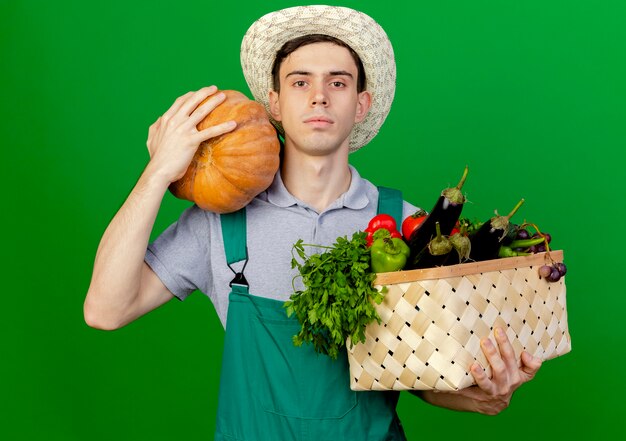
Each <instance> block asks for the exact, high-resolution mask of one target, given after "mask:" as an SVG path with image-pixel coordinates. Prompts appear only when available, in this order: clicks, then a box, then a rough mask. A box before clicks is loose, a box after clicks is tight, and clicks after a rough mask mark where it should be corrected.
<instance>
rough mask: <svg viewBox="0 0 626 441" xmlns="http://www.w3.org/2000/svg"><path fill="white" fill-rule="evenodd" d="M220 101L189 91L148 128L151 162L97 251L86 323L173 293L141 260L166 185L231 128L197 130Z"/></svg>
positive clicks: (109, 321) (121, 320)
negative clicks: (210, 141)
mask: <svg viewBox="0 0 626 441" xmlns="http://www.w3.org/2000/svg"><path fill="white" fill-rule="evenodd" d="M206 98H209V99H208V100H207V102H206V103H204V104H202V105H201V106H199V104H200V103H201V102H202V101H203V100H205V99H206ZM224 99H225V97H224V95H223V94H221V93H218V92H217V88H216V87H215V86H211V87H206V88H203V89H201V90H199V91H197V92H189V93H187V94H185V95H183V96H181V97H180V98H178V99H177V100H176V101H175V102H174V104H173V105H172V107H170V109H169V110H168V111H167V112H165V114H164V115H163V116H161V117H160V118H159V119H158V120H157V121H156V122H155V123H154V124H153V125H152V126H151V127H150V131H149V133H148V151H149V152H150V158H151V159H150V162H149V163H148V166H147V167H146V169H145V170H144V173H142V175H141V176H140V177H139V180H138V181H137V183H136V184H135V187H134V188H133V190H132V191H131V192H130V194H129V195H128V198H127V199H126V202H124V204H123V205H122V207H121V208H120V210H119V211H118V212H117V214H116V215H115V216H114V217H113V219H112V220H111V222H110V223H109V226H108V227H107V229H106V231H105V233H104V235H103V236H102V240H101V241H100V246H99V247H98V251H97V252H96V260H95V262H94V269H93V275H92V278H91V284H90V286H89V290H88V292H87V296H86V298H85V305H84V315H85V321H86V322H87V324H89V325H90V326H92V327H94V328H100V329H117V328H120V327H122V326H124V325H126V324H127V323H129V322H131V321H133V320H135V319H136V318H137V317H140V316H141V315H143V314H145V313H147V312H148V311H151V310H153V309H154V308H157V307H159V306H160V305H162V304H163V303H165V302H167V301H169V300H170V299H171V298H172V297H173V295H172V293H171V292H170V291H169V290H168V289H167V287H165V285H164V284H163V283H162V282H161V280H160V279H159V278H158V276H157V275H156V274H155V273H154V272H153V271H152V270H151V269H150V267H148V265H147V264H146V263H145V262H144V257H145V253H146V248H147V246H148V241H149V239H150V232H151V231H152V227H153V226H154V221H155V219H156V216H157V213H158V211H159V207H160V206H161V201H162V199H163V195H164V194H165V192H166V191H167V187H168V186H169V184H170V183H172V182H174V181H176V180H178V179H180V178H181V177H182V176H183V175H184V174H185V172H186V170H187V167H188V166H189V164H190V163H191V160H192V159H193V156H194V154H195V152H196V150H197V149H198V146H199V145H200V144H201V143H202V142H203V141H206V140H207V139H209V138H212V137H214V136H219V135H222V134H224V133H227V132H230V131H232V130H233V129H234V128H235V126H236V124H235V123H234V122H225V123H221V124H217V125H214V126H212V127H208V128H206V129H204V130H202V131H198V130H197V128H196V126H197V125H198V123H199V122H200V121H202V120H203V119H204V118H205V117H206V116H207V115H208V114H209V113H210V112H211V111H213V109H215V108H216V107H217V106H218V105H219V104H220V103H222V102H223V101H224Z"/></svg>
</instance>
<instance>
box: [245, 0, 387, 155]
mask: <svg viewBox="0 0 626 441" xmlns="http://www.w3.org/2000/svg"><path fill="white" fill-rule="evenodd" d="M310 34H324V35H329V36H331V37H335V38H338V39H339V40H341V41H343V42H344V43H346V44H347V45H348V46H350V47H351V48H352V49H353V50H354V51H355V52H356V53H357V54H358V55H359V57H360V58H361V62H362V63H363V67H364V69H365V76H366V90H368V91H369V92H370V94H371V95H372V106H371V108H370V110H369V112H368V114H367V116H366V117H365V119H364V120H363V121H361V122H360V123H357V124H355V126H354V128H353V130H352V133H351V135H350V152H354V151H356V150H358V149H359V148H361V147H363V146H364V145H366V144H367V143H369V142H370V141H371V140H372V138H374V136H376V134H377V133H378V131H379V130H380V127H381V126H382V124H383V122H384V121H385V119H386V118H387V115H388V114H389V110H390V108H391V103H392V101H393V97H394V94H395V89H396V63H395V58H394V53H393V48H392V46H391V42H390V41H389V38H388V37H387V34H386V33H385V31H384V30H383V29H382V27H381V26H380V25H379V24H378V23H376V22H375V21H374V20H373V19H372V18H371V17H369V16H367V15H366V14H364V13H362V12H359V11H355V10H353V9H349V8H344V7H339V6H323V5H314V6H297V7H293V8H287V9H282V10H280V11H276V12H272V13H269V14H267V15H264V16H263V17H261V18H260V19H258V20H257V21H256V22H254V23H253V24H252V26H250V28H249V29H248V31H247V32H246V34H245V35H244V37H243V41H242V42H241V67H242V69H243V74H244V77H245V79H246V82H247V83H248V87H249V88H250V91H251V92H252V95H253V96H254V99H255V100H257V101H258V102H260V103H262V104H263V105H264V106H265V109H266V110H267V111H268V114H269V91H270V90H271V89H272V88H273V85H272V72H271V71H272V65H273V64H274V59H275V57H276V52H277V51H278V50H279V49H280V48H281V47H282V46H283V45H284V44H285V43H286V42H287V41H290V40H292V39H294V38H297V37H302V36H305V35H310ZM270 119H271V120H272V123H273V124H274V126H275V127H276V128H277V130H278V131H279V132H280V133H281V134H284V131H283V128H282V125H281V124H280V123H279V122H278V121H275V120H273V119H272V118H271V115H270Z"/></svg>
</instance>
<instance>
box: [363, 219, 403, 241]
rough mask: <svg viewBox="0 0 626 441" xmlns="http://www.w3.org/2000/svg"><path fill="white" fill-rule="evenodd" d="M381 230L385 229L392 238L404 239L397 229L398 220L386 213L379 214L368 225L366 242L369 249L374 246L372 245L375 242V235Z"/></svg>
mask: <svg viewBox="0 0 626 441" xmlns="http://www.w3.org/2000/svg"><path fill="white" fill-rule="evenodd" d="M380 229H385V230H387V231H389V233H390V235H391V237H397V238H401V237H402V234H400V232H399V231H398V229H397V226H396V220H395V219H394V218H393V216H390V215H388V214H385V213H381V214H377V215H376V216H374V217H373V218H372V219H371V220H370V221H369V223H368V224H367V228H366V229H365V232H366V233H367V237H366V240H367V246H368V247H371V246H372V243H373V242H374V240H375V238H374V234H375V233H376V232H377V231H378V230H380Z"/></svg>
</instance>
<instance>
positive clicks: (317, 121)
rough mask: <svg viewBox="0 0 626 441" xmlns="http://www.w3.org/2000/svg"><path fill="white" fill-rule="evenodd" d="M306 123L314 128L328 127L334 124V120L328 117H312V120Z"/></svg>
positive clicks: (309, 119) (306, 120)
mask: <svg viewBox="0 0 626 441" xmlns="http://www.w3.org/2000/svg"><path fill="white" fill-rule="evenodd" d="M304 122H305V123H306V124H310V125H313V126H327V125H330V124H334V123H333V120H332V119H330V118H328V117H326V116H312V117H310V118H306V119H305V120H304Z"/></svg>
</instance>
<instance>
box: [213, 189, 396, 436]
mask: <svg viewBox="0 0 626 441" xmlns="http://www.w3.org/2000/svg"><path fill="white" fill-rule="evenodd" d="M378 212H379V213H381V212H384V213H389V214H392V215H394V217H395V218H396V219H397V222H400V221H401V219H402V197H401V195H400V193H399V192H398V191H396V190H391V189H385V188H382V187H381V188H379V200H378ZM221 223H222V235H223V238H224V247H225V250H226V259H227V262H228V264H229V266H230V265H231V264H232V263H234V262H237V261H241V260H246V262H247V258H248V257H247V249H246V217H245V208H243V209H241V210H239V211H237V212H235V213H230V214H227V215H222V216H221ZM398 225H400V224H399V223H398ZM244 270H245V264H244V268H243V269H242V270H241V272H240V273H237V274H236V276H235V279H234V280H233V281H232V282H231V289H232V290H231V292H230V295H229V307H228V316H227V326H226V336H225V339H224V355H223V361H222V372H221V381H220V391H219V402H218V411H217V423H216V433H215V440H219V441H232V440H241V441H261V440H262V441H289V440H298V441H340V440H359V441H365V440H372V441H374V440H375V441H383V440H394V441H395V440H406V438H405V436H404V432H403V430H402V427H401V425H400V422H399V420H398V417H397V414H396V410H395V409H396V404H397V401H398V397H399V393H398V392H354V391H352V390H351V389H350V377H349V375H350V371H349V367H348V361H347V356H346V352H345V350H344V351H342V352H341V353H340V355H339V357H338V358H337V360H332V359H331V358H330V357H328V356H326V355H322V354H318V353H316V352H315V351H314V350H313V346H312V345H309V344H304V345H303V346H301V347H296V346H294V344H293V341H292V337H293V336H294V335H295V334H297V333H298V332H299V330H300V324H299V323H298V321H297V319H295V317H291V318H288V317H287V315H286V313H285V309H284V308H283V302H281V301H277V300H273V299H267V298H264V297H259V296H256V295H253V294H251V293H250V292H249V290H248V283H247V281H246V279H245V277H244V275H243V271H244Z"/></svg>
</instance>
